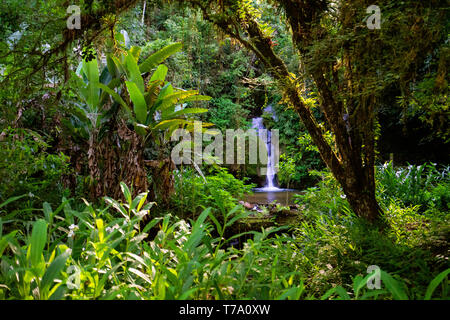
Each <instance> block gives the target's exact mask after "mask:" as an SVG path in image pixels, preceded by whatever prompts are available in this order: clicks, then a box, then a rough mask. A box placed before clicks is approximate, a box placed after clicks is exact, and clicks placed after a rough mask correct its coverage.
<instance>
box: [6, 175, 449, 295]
mask: <svg viewBox="0 0 450 320" xmlns="http://www.w3.org/2000/svg"><path fill="white" fill-rule="evenodd" d="M121 187H122V191H123V194H124V199H126V201H125V203H122V202H119V201H116V200H114V199H111V198H105V201H106V203H107V204H108V206H106V207H105V208H94V207H93V206H92V205H91V204H89V203H87V202H86V203H85V207H84V208H81V209H77V210H75V209H73V208H72V206H71V201H68V200H64V201H63V202H62V204H61V205H60V206H59V207H58V208H55V209H54V210H53V209H52V208H51V207H50V205H48V204H47V203H45V204H44V206H43V210H42V213H41V216H40V217H38V218H37V219H36V220H35V221H34V222H29V223H25V224H24V225H23V227H22V228H16V226H17V223H16V224H13V221H11V220H4V221H2V222H1V223H0V226H1V228H0V258H1V264H0V267H1V268H0V269H1V272H0V299H321V298H322V299H407V298H410V299H429V298H438V299H442V298H444V299H445V298H448V273H449V269H446V268H445V264H446V262H447V260H446V259H447V258H446V257H445V259H441V260H443V261H441V260H439V259H438V258H437V257H436V256H433V254H432V252H431V251H429V250H428V251H427V250H422V249H421V247H422V246H423V245H424V244H425V243H428V242H427V241H432V240H429V237H425V238H426V239H428V240H423V241H419V242H418V243H417V242H416V241H411V239H409V238H408V237H402V236H398V235H397V234H396V233H395V232H394V231H386V230H384V231H380V230H379V229H376V228H373V226H372V227H369V226H366V225H364V223H362V222H361V221H359V220H358V219H357V218H356V217H354V216H352V215H351V214H350V213H347V214H339V215H331V216H330V217H327V216H326V215H314V214H313V212H310V216H305V220H304V221H303V222H302V223H301V224H299V225H298V226H297V227H295V229H294V230H293V235H288V234H281V235H280V232H282V230H283V229H285V228H276V229H268V230H261V232H251V233H250V234H247V236H249V235H251V237H249V238H250V239H248V240H246V241H245V243H243V244H242V246H241V247H242V248H241V249H237V248H234V247H233V246H230V243H231V242H232V241H234V240H236V239H237V238H238V237H239V235H235V236H234V237H231V238H228V239H224V238H223V237H222V236H223V235H224V234H225V230H226V229H227V228H229V227H230V226H231V225H233V223H235V222H236V221H237V220H238V219H240V218H242V217H243V216H245V213H243V211H242V210H241V209H242V208H240V207H235V208H234V209H232V210H231V211H219V212H222V215H223V216H222V217H220V218H221V219H218V218H219V217H217V216H216V215H215V214H213V211H212V210H210V209H206V210H204V211H203V212H202V213H201V214H200V215H199V216H198V217H197V218H196V219H195V220H194V221H192V220H191V221H185V220H182V219H179V218H177V217H175V216H172V215H171V214H166V215H164V216H162V217H152V214H151V207H152V206H153V203H146V197H147V195H146V194H145V193H143V194H140V195H138V196H137V197H136V198H135V199H132V197H131V193H130V191H129V190H128V188H127V187H126V185H124V184H122V185H121ZM19 200H20V199H19ZM17 201H18V200H17ZM1 206H2V205H0V209H1ZM396 217H397V215H396ZM144 220H145V221H146V223H143V221H144ZM387 220H388V221H391V223H394V221H395V223H399V224H404V223H411V221H409V220H408V219H406V221H407V222H404V220H402V219H397V218H389V217H387ZM12 229H14V230H12ZM438 229H439V228H438ZM152 230H156V232H154V233H155V236H154V237H153V236H149V234H151V232H150V231H152ZM389 230H391V229H389ZM392 230H394V229H392ZM439 230H441V229H439ZM386 232H387V234H386ZM430 232H431V233H432V234H434V235H436V233H435V232H432V231H430ZM212 234H216V235H217V234H218V235H219V236H212ZM415 237H416V236H415ZM247 238H248V237H247ZM417 238H418V236H417ZM439 261H441V263H439ZM368 265H377V266H379V267H380V269H375V270H374V271H373V272H371V273H370V274H367V272H366V271H367V266H368ZM378 276H379V278H380V280H381V282H380V284H381V286H380V287H379V289H376V288H377V287H376V288H375V289H369V288H368V285H367V284H368V283H370V282H371V281H372V282H373V281H375V280H376V279H377V277H378ZM433 278H434V279H433ZM374 279H375V280H374ZM375 282H376V281H375Z"/></svg>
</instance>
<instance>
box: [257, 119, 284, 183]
mask: <svg viewBox="0 0 450 320" xmlns="http://www.w3.org/2000/svg"><path fill="white" fill-rule="evenodd" d="M252 128H253V129H255V130H256V131H257V132H258V136H259V138H260V139H262V140H263V141H264V143H265V145H266V149H267V173H266V183H265V185H264V188H263V190H264V191H278V190H280V189H279V188H277V187H275V168H274V159H273V155H272V142H271V132H270V130H267V135H265V134H263V132H261V131H262V130H263V129H265V127H264V124H263V118H261V117H259V118H253V119H252Z"/></svg>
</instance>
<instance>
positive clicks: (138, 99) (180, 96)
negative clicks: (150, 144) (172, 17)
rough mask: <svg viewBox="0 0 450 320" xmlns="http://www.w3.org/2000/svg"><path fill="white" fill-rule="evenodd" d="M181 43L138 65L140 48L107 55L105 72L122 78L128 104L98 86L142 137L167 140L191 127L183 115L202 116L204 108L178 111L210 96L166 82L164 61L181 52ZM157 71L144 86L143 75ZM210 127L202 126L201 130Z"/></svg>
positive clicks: (117, 95) (170, 46)
mask: <svg viewBox="0 0 450 320" xmlns="http://www.w3.org/2000/svg"><path fill="white" fill-rule="evenodd" d="M181 47H182V46H181V43H174V44H171V45H168V46H166V47H164V48H162V49H161V50H159V51H157V52H156V53H154V54H153V55H151V56H149V57H148V58H147V59H145V60H144V61H143V62H142V63H140V64H138V60H139V55H140V48H138V47H131V49H130V50H128V51H126V52H125V53H123V54H121V55H120V56H119V57H118V56H108V57H107V63H108V69H109V71H110V73H111V74H112V77H124V78H125V79H126V80H125V87H126V89H127V92H128V95H129V98H130V100H131V101H130V103H127V102H125V100H124V99H122V97H121V96H120V95H119V94H118V93H117V92H115V91H114V90H112V89H111V87H109V86H106V85H104V84H102V83H98V84H97V86H98V87H99V88H100V89H102V90H103V91H104V92H107V93H109V94H110V95H111V97H112V98H113V99H114V100H115V101H116V102H117V103H119V104H120V105H121V106H122V107H123V108H124V109H125V110H126V112H127V113H128V114H129V116H130V119H131V120H132V122H133V125H134V128H135V131H136V132H137V133H138V134H140V135H141V136H144V137H148V136H150V135H152V136H156V135H157V134H158V133H164V137H168V136H170V135H171V134H172V132H173V131H174V130H175V129H177V128H179V127H185V128H187V129H192V128H193V120H192V119H189V118H185V117H183V116H190V115H192V114H198V113H204V112H207V111H208V109H205V108H188V107H186V108H181V109H179V110H177V109H176V106H177V105H181V106H183V105H184V104H186V103H187V102H191V101H201V100H209V99H211V97H209V96H204V95H200V94H199V93H198V91H197V90H182V89H177V88H174V87H173V86H172V85H171V84H170V83H168V82H167V81H165V78H166V75H167V71H168V68H167V66H166V65H164V64H161V63H162V62H163V61H164V60H165V59H167V58H168V57H169V56H171V55H172V54H174V53H175V52H177V51H179V50H180V49H181ZM155 67H156V69H155V70H154V71H153V73H152V74H151V76H150V79H149V80H148V81H147V83H145V82H146V81H145V79H148V77H149V76H146V77H145V79H144V77H143V74H144V75H146V74H148V73H149V72H150V71H151V70H152V69H154V68H155ZM210 125H212V124H207V123H205V124H204V127H207V126H210Z"/></svg>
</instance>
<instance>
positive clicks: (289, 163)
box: [277, 153, 295, 188]
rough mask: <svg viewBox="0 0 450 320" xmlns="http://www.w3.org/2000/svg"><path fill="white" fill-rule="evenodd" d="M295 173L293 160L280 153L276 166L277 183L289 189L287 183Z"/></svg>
mask: <svg viewBox="0 0 450 320" xmlns="http://www.w3.org/2000/svg"><path fill="white" fill-rule="evenodd" d="M294 173H295V162H294V159H293V158H291V157H289V156H287V155H286V154H284V153H282V154H281V155H280V162H279V164H278V172H277V176H278V181H279V182H280V183H281V184H285V185H286V186H287V188H289V182H290V181H291V179H292V176H293V175H294Z"/></svg>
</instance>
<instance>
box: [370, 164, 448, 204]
mask: <svg viewBox="0 0 450 320" xmlns="http://www.w3.org/2000/svg"><path fill="white" fill-rule="evenodd" d="M377 182H378V191H379V192H378V194H379V197H380V198H381V199H382V201H389V199H391V198H392V199H396V200H400V201H402V202H403V204H404V205H406V206H409V205H414V206H416V205H417V206H420V207H421V210H422V211H424V210H426V209H428V208H434V209H437V210H442V211H448V210H449V201H450V192H449V189H448V187H447V186H448V185H449V183H450V176H449V168H443V169H442V170H441V171H440V170H438V169H437V166H436V164H423V165H418V166H416V165H409V166H408V167H398V168H394V166H393V164H392V162H390V163H386V164H384V165H383V166H380V167H378V168H377Z"/></svg>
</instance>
